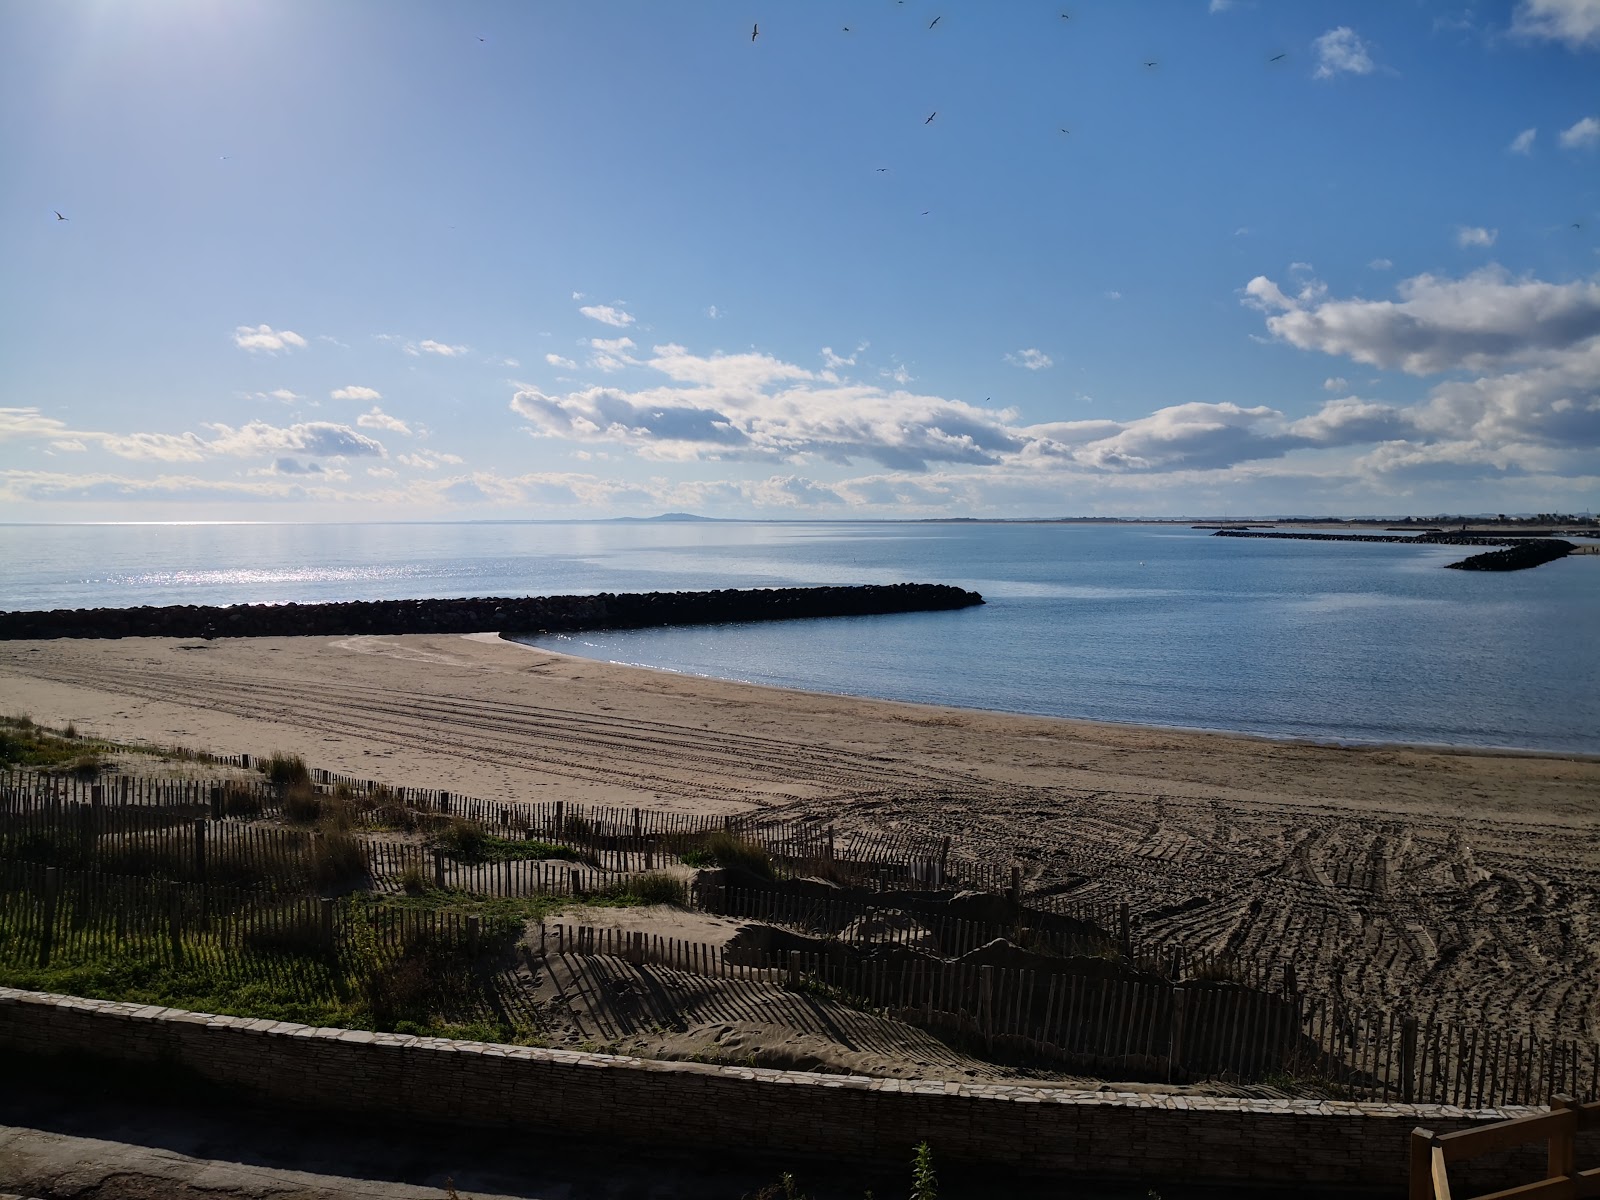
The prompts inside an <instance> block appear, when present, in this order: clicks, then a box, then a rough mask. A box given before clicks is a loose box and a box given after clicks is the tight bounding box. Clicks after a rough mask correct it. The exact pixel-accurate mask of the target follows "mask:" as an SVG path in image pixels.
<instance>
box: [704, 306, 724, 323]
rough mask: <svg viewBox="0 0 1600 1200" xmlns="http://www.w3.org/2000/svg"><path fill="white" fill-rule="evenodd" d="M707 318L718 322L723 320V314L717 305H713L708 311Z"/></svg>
mask: <svg viewBox="0 0 1600 1200" xmlns="http://www.w3.org/2000/svg"><path fill="white" fill-rule="evenodd" d="M706 316H708V317H710V318H711V319H712V320H713V321H715V320H718V319H720V318H721V316H722V313H721V312H720V311H718V309H717V306H716V305H715V304H713V305H711V306H710V307H709V308H707V309H706Z"/></svg>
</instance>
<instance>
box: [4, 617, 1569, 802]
mask: <svg viewBox="0 0 1600 1200" xmlns="http://www.w3.org/2000/svg"><path fill="white" fill-rule="evenodd" d="M0 696H3V697H4V699H3V700H0V705H3V710H4V712H5V713H6V714H7V715H17V714H21V713H27V714H28V715H30V716H32V717H33V718H34V719H35V720H39V721H41V722H42V723H45V724H52V725H55V726H57V727H61V726H64V725H65V724H66V723H67V722H69V721H72V722H75V723H76V724H77V726H78V727H79V729H80V730H82V731H84V732H86V733H91V734H95V735H97V736H104V737H107V738H109V739H111V740H126V741H136V742H143V743H146V744H153V745H167V746H192V747H194V748H196V749H207V750H219V751H224V752H232V753H237V752H249V753H252V754H258V753H270V752H273V751H277V750H282V751H287V752H292V753H298V754H301V755H302V756H303V757H304V758H305V759H306V761H307V762H308V763H309V764H311V765H314V766H319V767H324V768H327V769H330V770H334V771H338V772H342V773H344V774H349V775H353V776H355V777H358V778H374V779H379V780H381V781H383V782H388V783H399V784H412V785H419V786H434V787H444V788H448V789H449V790H452V791H457V792H460V793H462V794H465V795H473V796H477V797H480V798H483V799H487V800H494V799H515V798H520V799H530V800H544V799H558V798H563V797H564V798H569V799H572V800H577V801H583V802H587V803H595V804H615V805H627V806H640V807H648V808H665V809H672V810H677V811H698V812H709V813H731V812H738V811H749V810H751V809H753V808H761V807H766V808H777V807H787V806H794V805H797V804H798V805H810V806H821V808H823V809H826V810H828V811H830V812H834V811H837V812H838V813H840V814H841V815H843V814H846V813H851V812H853V811H855V810H857V809H860V808H861V807H862V804H863V802H862V800H861V799H860V798H861V797H863V796H868V795H872V796H878V795H886V796H912V795H916V796H936V795H951V796H961V797H966V798H967V799H965V800H963V801H962V804H963V805H964V806H970V807H972V808H974V809H975V810H979V811H981V810H985V809H987V808H988V807H990V805H991V803H1006V804H1009V803H1010V798H1014V797H1016V796H1018V795H1023V794H1026V795H1038V796H1040V797H1046V796H1058V797H1061V800H1060V802H1061V803H1069V802H1070V803H1077V802H1078V801H1079V800H1080V799H1081V798H1082V797H1085V796H1090V795H1099V796H1104V797H1119V798H1122V799H1123V800H1126V801H1127V802H1128V803H1130V804H1135V805H1137V804H1145V803H1167V802H1171V803H1180V804H1185V805H1194V804H1201V805H1206V804H1212V805H1215V804H1222V805H1224V806H1225V807H1228V808H1233V807H1235V806H1240V805H1243V806H1247V807H1250V808H1257V807H1260V806H1262V805H1266V806H1268V807H1270V808H1273V809H1279V810H1281V809H1283V808H1284V807H1285V806H1290V807H1302V806H1307V805H1309V806H1313V807H1316V808H1321V809H1323V810H1326V811H1339V810H1344V811H1362V812H1390V813H1395V814H1397V815H1404V816H1407V817H1418V818H1425V819H1428V820H1430V821H1438V820H1462V819H1467V820H1497V821H1499V820H1512V821H1518V822H1520V821H1531V822H1533V823H1534V824H1539V825H1550V824H1554V825H1558V826H1567V827H1578V828H1592V825H1593V822H1594V819H1595V816H1596V813H1597V812H1600V756H1592V755H1582V754H1562V753H1556V752H1546V751H1520V750H1511V751H1504V750H1495V749H1488V748H1476V747H1443V748H1438V747H1428V746H1418V745H1407V744H1402V743H1390V744H1361V745H1353V746H1352V745H1338V744H1329V743H1323V742H1316V741H1309V740H1304V739H1279V738H1270V737H1263V736H1257V735H1250V734H1239V733H1234V732H1230V731H1199V730H1193V729H1183V728H1162V727H1153V726H1142V725H1127V724H1117V723H1110V722H1096V721H1087V720H1080V719H1075V718H1068V717H1054V716H1035V715H1030V714H1019V713H1003V712H994V711H991V710H982V709H966V708H956V707H952V706H940V705H928V704H919V703H915V702H909V701H896V700H882V699H874V698H860V697H854V696H847V695H839V694H833V693H826V692H812V691H804V690H800V689H789V688H783V687H778V686H774V685H767V684H751V683H740V682H730V681H725V680H717V679H710V678H705V677H701V676H691V675H684V674H681V673H678V672H672V671H665V670H660V669H655V668H646V667H636V666H622V665H618V664H612V663H609V662H601V661H598V660H595V659H589V658H584V657H582V656H578V655H569V654H565V653H562V652H560V651H553V650H548V649H545V648H543V647H534V646H529V645H526V644H524V643H518V642H511V641H509V640H508V639H505V638H503V637H501V636H500V635H498V634H477V635H465V636H463V635H459V634H406V635H393V636H383V635H355V636H349V637H326V636H308V637H285V638H271V637H268V638H241V639H218V640H216V641H213V642H205V641H199V640H194V639H170V638H167V639H164V638H129V639H121V640H94V641H73V640H61V641H49V642H16V641H13V642H0ZM991 798H993V799H992V800H991ZM1141 798H1142V799H1141ZM1052 803H1055V801H1052Z"/></svg>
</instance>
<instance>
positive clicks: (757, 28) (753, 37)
mask: <svg viewBox="0 0 1600 1200" xmlns="http://www.w3.org/2000/svg"><path fill="white" fill-rule="evenodd" d="M760 32H761V26H760V25H752V26H750V40H751V41H752V42H753V41H755V40H756V35H757V34H758V33H760Z"/></svg>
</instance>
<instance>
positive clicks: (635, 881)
mask: <svg viewBox="0 0 1600 1200" xmlns="http://www.w3.org/2000/svg"><path fill="white" fill-rule="evenodd" d="M603 895H604V897H605V898H606V899H609V900H617V901H623V902H626V903H631V904H671V905H673V906H674V907H676V908H687V907H688V905H689V889H688V887H687V886H686V885H685V884H684V882H683V880H681V879H679V878H678V877H677V876H675V875H668V874H667V873H666V872H664V871H651V872H649V873H647V874H644V875H637V876H635V877H634V878H632V879H624V880H618V881H617V882H616V883H614V884H612V885H611V886H610V887H608V888H607V889H606V890H605V892H604V893H603Z"/></svg>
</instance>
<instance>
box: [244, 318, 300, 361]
mask: <svg viewBox="0 0 1600 1200" xmlns="http://www.w3.org/2000/svg"><path fill="white" fill-rule="evenodd" d="M233 344H234V345H235V346H238V347H239V349H241V350H249V351H251V352H260V353H266V354H276V353H277V352H278V351H280V350H303V349H305V345H306V340H305V338H303V337H301V336H300V335H299V334H298V333H295V332H294V331H293V330H292V329H276V330H275V329H273V328H272V326H270V325H256V326H250V325H240V326H239V327H238V328H237V329H235V330H234V331H233Z"/></svg>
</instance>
